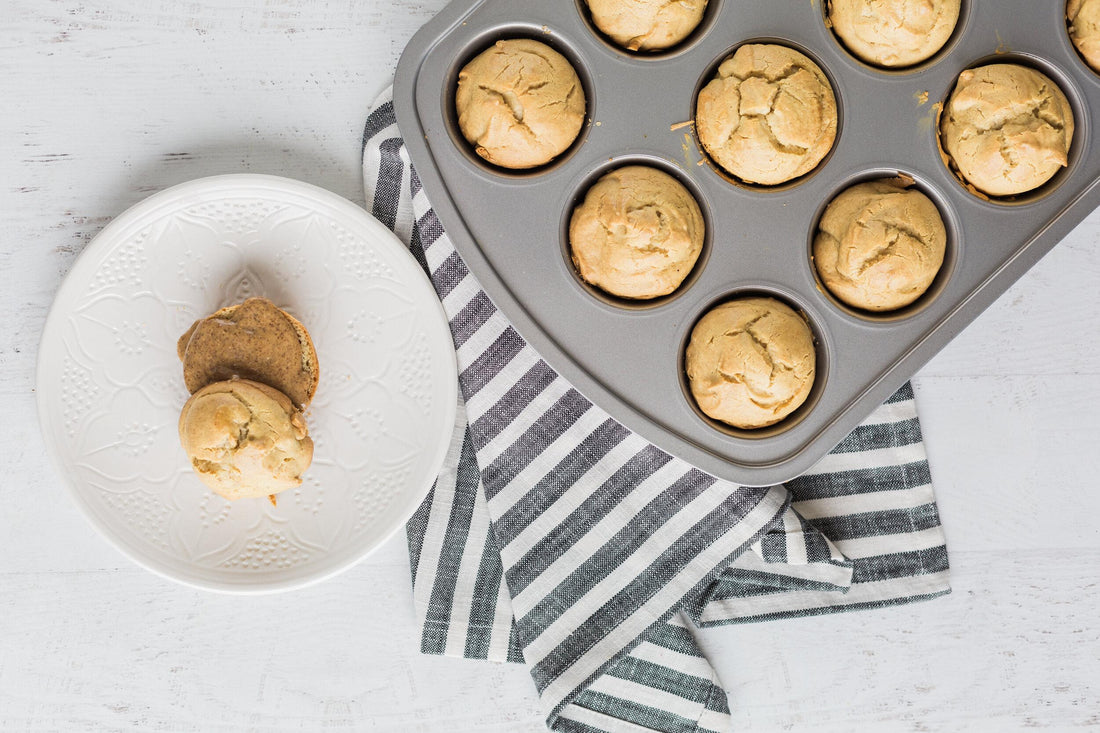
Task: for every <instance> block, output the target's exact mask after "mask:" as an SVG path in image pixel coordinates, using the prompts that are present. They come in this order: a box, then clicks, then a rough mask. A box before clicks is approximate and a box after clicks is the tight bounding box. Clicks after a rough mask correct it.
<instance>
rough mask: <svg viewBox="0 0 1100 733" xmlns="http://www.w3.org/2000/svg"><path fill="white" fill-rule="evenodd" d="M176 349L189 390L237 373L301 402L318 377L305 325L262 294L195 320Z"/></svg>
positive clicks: (310, 395)
mask: <svg viewBox="0 0 1100 733" xmlns="http://www.w3.org/2000/svg"><path fill="white" fill-rule="evenodd" d="M176 353H177V354H178V355H179V358H180V361H182V362H183V381H184V383H185V384H186V385H187V391H188V392H191V393H194V392H197V391H198V390H200V389H202V388H203V387H205V386H206V385H208V384H213V383H214V382H221V381H224V380H227V379H232V378H234V377H239V378H241V379H251V380H253V381H256V382H262V383H263V384H266V385H269V386H271V387H274V388H275V389H277V390H279V391H280V392H282V393H283V394H285V395H287V396H288V397H290V399H291V401H293V403H294V404H295V405H301V406H304V405H308V404H309V402H310V400H312V399H313V395H314V393H315V392H316V391H317V383H318V381H320V378H321V373H320V369H319V367H318V365H317V350H316V349H315V348H314V347H313V340H312V339H311V338H310V336H309V332H308V331H306V328H305V326H303V325H302V324H301V323H300V322H299V321H298V320H297V319H296V318H294V316H292V315H290V314H289V313H287V312H286V311H284V310H282V309H281V308H278V307H277V306H276V305H275V304H274V303H272V302H271V301H270V300H267V299H266V298H249V299H248V300H246V301H244V302H243V303H240V304H238V305H231V306H229V307H228V308H222V309H221V310H219V311H218V312H217V313H214V314H213V315H211V316H209V317H207V318H201V319H199V320H197V321H195V323H194V324H192V326H191V328H189V329H188V330H187V332H186V333H184V334H183V336H181V337H180V339H179V341H178V342H177V344H176Z"/></svg>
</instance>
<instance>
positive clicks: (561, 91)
mask: <svg viewBox="0 0 1100 733" xmlns="http://www.w3.org/2000/svg"><path fill="white" fill-rule="evenodd" d="M455 107H456V111H457V112H458V126H459V129H460V130H461V131H462V135H463V137H465V138H466V140H467V141H468V142H469V143H470V144H471V145H473V146H474V150H475V151H476V152H477V154H478V155H480V156H481V157H482V158H484V159H485V160H487V161H488V162H490V163H492V164H494V165H498V166H501V167H502V168H515V169H526V168H536V167H538V166H540V165H545V164H546V163H549V162H550V161H552V160H553V159H554V158H556V157H557V156H559V155H561V154H562V153H563V152H565V151H566V150H567V149H568V148H569V146H570V145H572V144H573V141H574V140H576V139H577V135H579V134H580V131H581V127H582V126H583V124H584V117H585V110H586V108H587V103H586V100H585V96H584V88H583V86H582V85H581V80H580V78H579V77H578V76H577V71H576V69H574V68H573V65H572V64H570V63H569V60H568V59H566V58H565V57H564V56H562V55H561V54H560V53H558V52H557V51H555V50H554V49H552V48H550V47H549V46H547V45H546V44H545V43H540V42H539V41H534V40H531V39H529V38H516V39H510V40H503V41H497V42H496V43H494V44H493V45H492V46H491V47H490V48H488V49H486V50H485V51H483V52H482V53H480V54H478V55H477V56H476V57H474V59H473V60H472V61H470V62H469V63H468V64H466V66H465V67H463V69H462V71H460V72H459V74H458V91H457V93H456V95H455Z"/></svg>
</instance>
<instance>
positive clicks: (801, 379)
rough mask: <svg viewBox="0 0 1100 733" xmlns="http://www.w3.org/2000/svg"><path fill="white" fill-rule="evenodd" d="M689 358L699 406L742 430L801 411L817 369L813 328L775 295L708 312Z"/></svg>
mask: <svg viewBox="0 0 1100 733" xmlns="http://www.w3.org/2000/svg"><path fill="white" fill-rule="evenodd" d="M685 361H686V364H685V366H686V369H687V376H688V383H689V385H690V387H691V394H692V396H693V397H694V398H695V402H696V404H698V405H699V409H701V410H702V411H703V413H704V414H706V415H708V416H710V417H712V418H714V419H715V420H720V421H722V422H724V423H727V424H729V425H732V426H734V427H737V428H744V429H754V428H763V427H767V426H768V425H774V424H775V423H777V422H779V421H781V420H783V419H784V418H786V417H787V416H789V415H790V414H791V413H792V412H794V411H795V410H797V409H798V408H799V407H800V406H801V405H802V403H804V402H805V401H806V398H807V397H809V395H810V389H811V388H812V387H813V384H814V377H815V375H816V372H817V360H816V354H815V352H814V341H813V334H812V333H811V332H810V327H809V325H807V323H806V321H805V320H804V319H803V318H802V317H801V316H800V315H799V314H798V313H796V312H795V311H794V310H792V309H791V307H790V306H788V305H786V304H785V303H782V302H780V301H778V300H776V299H775V298H760V297H757V298H739V299H737V300H731V301H729V302H728V303H723V304H722V305H719V306H717V307H715V308H713V309H711V310H710V311H708V312H707V314H706V315H705V316H703V317H702V318H701V319H699V322H698V323H697V324H695V328H694V329H692V332H691V340H690V341H689V342H688V347H687V354H686V360H685Z"/></svg>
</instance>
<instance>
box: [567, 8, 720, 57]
mask: <svg viewBox="0 0 1100 733" xmlns="http://www.w3.org/2000/svg"><path fill="white" fill-rule="evenodd" d="M586 1H587V3H588V10H589V11H590V12H591V13H592V22H593V23H595V24H596V27H597V28H599V29H600V30H601V31H602V32H603V33H605V34H606V35H607V36H608V37H610V38H611V40H613V41H614V42H615V43H617V44H619V45H620V46H622V47H623V48H625V49H628V50H630V51H662V50H664V49H666V48H671V47H672V46H675V45H676V44H677V43H679V42H680V41H682V40H684V39H685V38H687V37H688V35H689V34H690V33H691V32H692V31H693V30H695V29H696V27H698V25H699V23H700V21H702V20H703V11H705V10H706V9H707V0H677V2H668V0H586Z"/></svg>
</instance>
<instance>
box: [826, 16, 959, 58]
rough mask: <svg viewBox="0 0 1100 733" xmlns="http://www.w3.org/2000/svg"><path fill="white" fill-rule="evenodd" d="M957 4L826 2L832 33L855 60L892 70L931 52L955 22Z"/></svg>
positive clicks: (940, 42) (944, 39)
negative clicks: (855, 57) (827, 3)
mask: <svg viewBox="0 0 1100 733" xmlns="http://www.w3.org/2000/svg"><path fill="white" fill-rule="evenodd" d="M960 7H961V1H960V0H831V2H830V4H829V6H828V8H829V10H828V14H829V22H830V23H831V24H832V27H833V32H834V33H836V35H837V37H838V38H839V39H840V40H841V42H842V43H843V44H844V46H845V47H846V48H847V49H848V50H849V51H851V52H852V53H853V54H854V55H855V56H857V57H858V58H860V59H862V60H864V61H866V62H867V63H869V64H874V65H875V66H882V67H886V68H897V67H905V66H912V65H913V64H919V63H920V62H922V61H926V60H928V59H929V58H931V57H932V56H934V55H935V54H936V52H938V51H939V50H940V49H941V48H943V47H944V45H945V44H946V43H947V41H948V39H950V38H951V34H952V33H954V31H955V26H956V25H957V24H958V22H959V10H960Z"/></svg>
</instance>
